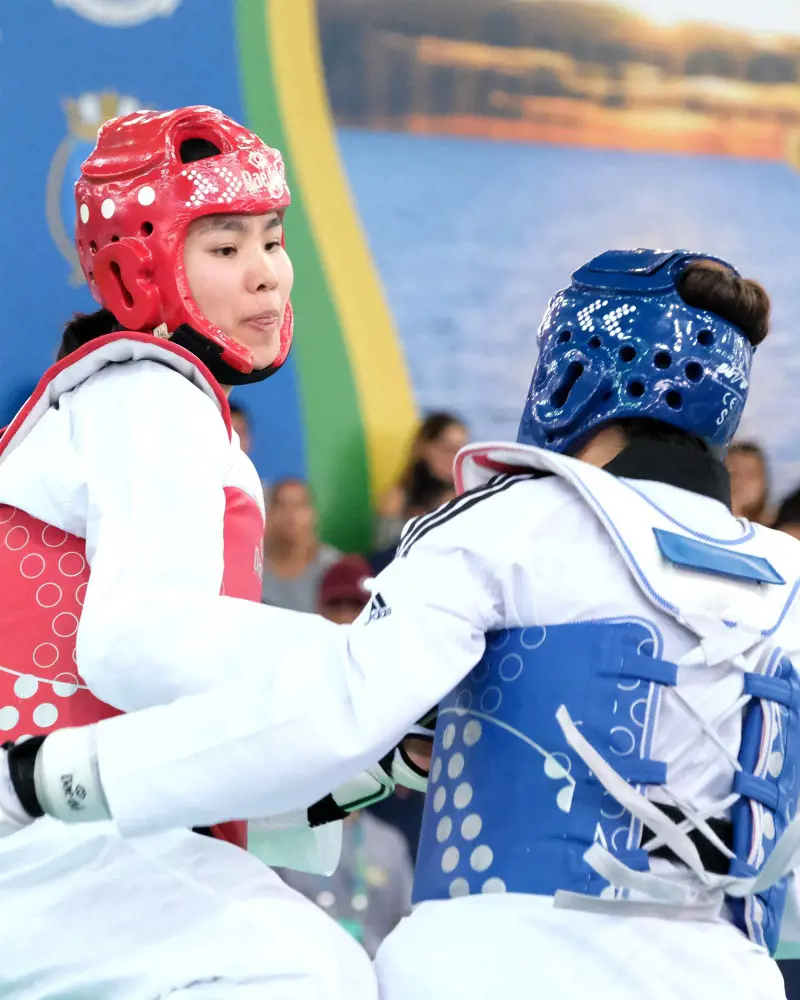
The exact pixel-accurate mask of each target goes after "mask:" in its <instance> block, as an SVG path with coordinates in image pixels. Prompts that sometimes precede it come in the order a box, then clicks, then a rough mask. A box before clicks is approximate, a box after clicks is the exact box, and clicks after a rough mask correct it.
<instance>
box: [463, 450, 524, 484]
mask: <svg viewBox="0 0 800 1000" xmlns="http://www.w3.org/2000/svg"><path fill="white" fill-rule="evenodd" d="M497 447H498V445H496V444H493V445H490V446H489V447H488V448H487V447H486V446H485V445H473V446H472V447H470V446H469V445H468V446H467V447H466V448H462V450H461V451H460V452H459V453H458V455H456V461H455V466H454V468H453V482H454V485H455V488H456V492H457V493H463V492H464V462H465V461H466V460H467V459H468V458H469V459H471V460H472V462H473V463H474V464H475V465H477V466H478V467H479V468H481V469H488V470H489V471H491V472H495V473H509V474H510V475H516V474H517V473H520V472H529V471H530V467H529V466H525V465H513V464H510V463H508V462H497V461H495V460H494V459H493V458H489V452H491V451H495V450H496V449H497Z"/></svg>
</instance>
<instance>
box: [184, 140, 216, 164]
mask: <svg viewBox="0 0 800 1000" xmlns="http://www.w3.org/2000/svg"><path fill="white" fill-rule="evenodd" d="M221 152H222V150H221V149H220V148H219V146H215V145H214V143H213V142H211V141H210V140H208V139H198V138H195V139H184V140H183V142H182V143H181V145H180V150H179V152H178V155H179V156H180V159H181V163H196V162H197V161H198V160H207V159H208V158H209V156H219V155H220V153H221Z"/></svg>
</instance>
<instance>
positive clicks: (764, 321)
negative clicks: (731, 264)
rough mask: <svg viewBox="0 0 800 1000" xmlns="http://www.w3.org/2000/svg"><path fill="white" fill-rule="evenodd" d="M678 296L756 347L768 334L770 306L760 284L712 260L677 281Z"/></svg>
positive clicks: (691, 266) (690, 268)
mask: <svg viewBox="0 0 800 1000" xmlns="http://www.w3.org/2000/svg"><path fill="white" fill-rule="evenodd" d="M677 288H678V294H679V295H680V297H681V298H682V299H683V301H684V302H685V303H686V304H687V305H689V306H694V308H695V309H705V310H707V311H708V312H712V313H716V315H717V316H720V317H722V319H725V320H727V321H728V322H729V323H733V325H734V326H738V327H739V329H740V330H741V331H742V333H743V334H744V335H745V337H747V339H748V340H749V341H750V343H751V344H752V346H753V347H758V345H759V344H760V343H762V341H763V340H764V339H765V338H766V336H767V334H768V333H769V316H770V309H771V303H770V300H769V295H767V293H766V291H765V290H764V288H763V287H762V286H761V285H759V283H758V282H757V281H752V280H751V279H750V278H740V277H739V276H738V275H736V274H734V273H733V271H731V270H730V268H727V267H725V266H724V265H722V264H718V263H717V262H716V261H712V260H698V261H695V262H694V263H693V264H689V266H688V267H687V268H686V270H685V271H684V272H683V274H681V276H680V277H679V278H678V281H677Z"/></svg>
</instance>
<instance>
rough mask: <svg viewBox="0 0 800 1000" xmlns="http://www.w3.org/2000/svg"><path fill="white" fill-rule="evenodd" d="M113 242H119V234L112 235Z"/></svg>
mask: <svg viewBox="0 0 800 1000" xmlns="http://www.w3.org/2000/svg"><path fill="white" fill-rule="evenodd" d="M111 242H112V243H119V236H112V237H111Z"/></svg>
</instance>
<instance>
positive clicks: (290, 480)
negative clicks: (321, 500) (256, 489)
mask: <svg viewBox="0 0 800 1000" xmlns="http://www.w3.org/2000/svg"><path fill="white" fill-rule="evenodd" d="M287 486H302V487H303V489H304V490H305V491H306V493H307V494H308V498H309V500H310V501H311V503H312V504H314V494H313V493H312V492H311V486H310V485H309V484H308V482H306V480H305V479H301V478H300V477H299V476H285V477H284V478H283V479H278V480H276V481H275V482H274V483H272V484H270V486H269V487H268V489H267V497H266V500H267V506H268V507H269V506H270V505H271V504H274V503H275V501H276V500H277V499H278V496H279V494H280V492H281V490H283V489H285V487H287Z"/></svg>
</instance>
